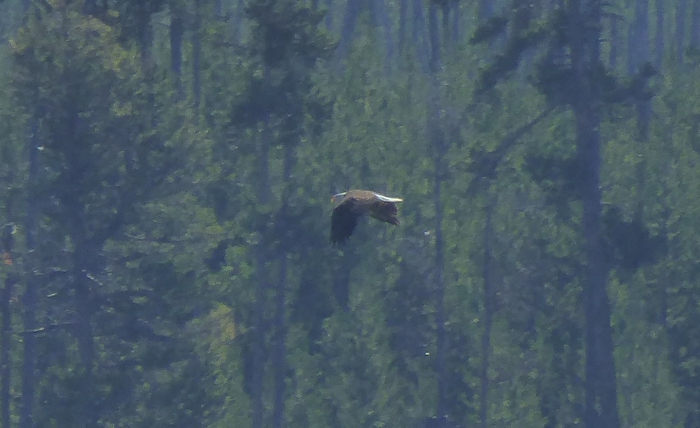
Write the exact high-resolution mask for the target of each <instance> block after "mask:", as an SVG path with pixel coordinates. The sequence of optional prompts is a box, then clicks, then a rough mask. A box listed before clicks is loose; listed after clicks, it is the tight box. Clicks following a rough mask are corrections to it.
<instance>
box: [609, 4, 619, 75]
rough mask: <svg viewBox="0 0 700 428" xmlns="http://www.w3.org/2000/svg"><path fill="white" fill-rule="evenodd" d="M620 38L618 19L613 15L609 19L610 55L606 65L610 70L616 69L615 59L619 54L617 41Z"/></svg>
mask: <svg viewBox="0 0 700 428" xmlns="http://www.w3.org/2000/svg"><path fill="white" fill-rule="evenodd" d="M619 38H620V19H619V18H618V17H617V16H615V15H613V16H611V17H610V53H609V56H608V63H609V66H610V69H611V70H615V69H616V68H617V57H618V56H619V55H620V53H619V49H618V47H619V42H618V40H619Z"/></svg>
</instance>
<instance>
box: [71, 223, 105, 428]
mask: <svg viewBox="0 0 700 428" xmlns="http://www.w3.org/2000/svg"><path fill="white" fill-rule="evenodd" d="M82 226H83V225H79V227H80V229H82ZM72 238H73V239H74V241H73V242H75V245H76V249H75V253H74V261H73V272H72V273H73V282H74V289H75V313H76V319H75V335H76V337H77V341H78V354H79V355H80V366H81V371H82V373H81V382H82V385H81V396H82V403H81V404H82V406H81V407H82V408H81V411H80V415H78V416H79V420H80V419H82V420H83V421H84V423H83V424H81V425H80V426H81V427H82V426H84V427H86V428H88V427H89V428H92V427H97V421H98V419H99V416H98V412H97V410H98V408H97V404H98V398H97V396H96V392H97V390H96V389H95V379H94V368H95V338H94V334H93V329H92V309H93V298H92V291H91V287H90V284H89V280H88V278H87V276H86V272H87V271H88V264H87V254H88V249H87V247H86V239H85V236H84V235H83V234H82V233H78V236H75V235H74V236H73V237H72Z"/></svg>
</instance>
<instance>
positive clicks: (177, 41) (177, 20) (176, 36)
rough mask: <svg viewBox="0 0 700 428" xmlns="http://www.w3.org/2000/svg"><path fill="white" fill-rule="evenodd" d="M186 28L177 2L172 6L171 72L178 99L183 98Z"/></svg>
mask: <svg viewBox="0 0 700 428" xmlns="http://www.w3.org/2000/svg"><path fill="white" fill-rule="evenodd" d="M184 32H185V26H184V23H183V21H182V11H181V10H180V7H179V6H178V5H177V4H176V2H171V4H170V71H172V73H173V81H174V83H175V90H176V91H177V94H178V98H182V95H183V91H182V37H183V33H184Z"/></svg>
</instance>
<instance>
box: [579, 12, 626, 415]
mask: <svg viewBox="0 0 700 428" xmlns="http://www.w3.org/2000/svg"><path fill="white" fill-rule="evenodd" d="M568 9H569V10H568V14H569V16H570V17H571V19H573V20H574V22H576V24H577V25H576V26H573V28H571V29H570V32H569V37H570V40H571V64H572V68H573V73H574V79H575V82H576V85H577V87H578V88H580V92H579V94H580V95H579V96H578V97H577V98H576V99H575V101H574V103H573V110H574V116H575V121H576V149H577V156H578V159H579V161H580V162H581V165H582V168H583V172H582V174H581V191H582V202H583V217H582V232H583V237H584V242H585V249H584V254H585V256H586V266H585V272H586V274H585V282H584V291H583V294H584V302H585V314H586V332H585V342H586V364H585V374H586V379H585V394H586V399H585V404H586V406H585V415H584V416H585V417H584V421H585V425H586V427H587V428H618V427H619V426H620V421H619V415H618V408H617V392H616V389H617V387H616V379H615V361H614V355H613V351H614V349H613V340H612V328H611V326H610V302H609V300H608V295H607V290H606V282H607V278H608V271H609V266H608V265H607V263H606V260H605V258H604V248H603V236H602V202H601V201H602V192H601V188H600V168H601V163H602V160H601V135H600V125H601V114H602V104H601V103H602V91H601V88H600V87H599V85H600V82H599V81H598V79H596V76H595V74H594V73H592V72H591V70H595V69H596V65H597V64H599V63H600V22H601V15H602V10H601V9H602V6H601V4H600V3H599V1H598V0H588V1H586V0H575V1H571V2H569V3H568ZM598 409H600V410H598Z"/></svg>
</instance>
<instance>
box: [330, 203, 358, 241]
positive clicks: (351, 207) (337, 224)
mask: <svg viewBox="0 0 700 428" xmlns="http://www.w3.org/2000/svg"><path fill="white" fill-rule="evenodd" d="M355 205H356V204H355V203H354V201H353V200H351V199H350V200H346V201H345V202H343V203H341V204H340V205H338V206H337V207H335V209H334V210H333V215H332V216H331V243H333V245H335V244H343V243H345V241H347V240H348V238H350V235H352V232H353V231H354V230H355V226H356V225H357V217H358V213H357V210H356V206H355Z"/></svg>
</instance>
